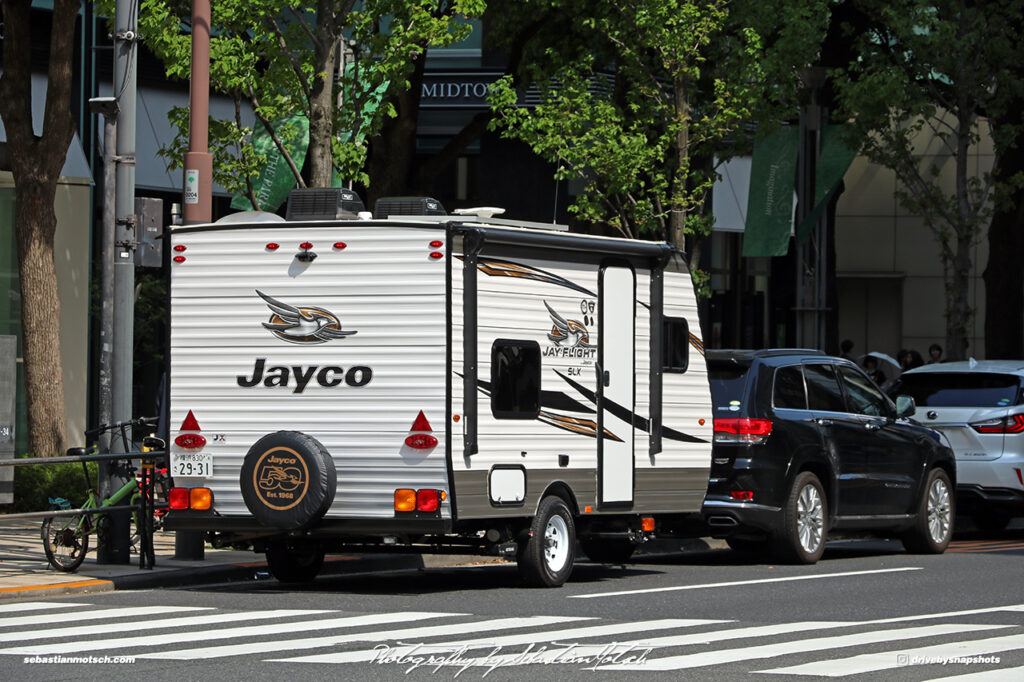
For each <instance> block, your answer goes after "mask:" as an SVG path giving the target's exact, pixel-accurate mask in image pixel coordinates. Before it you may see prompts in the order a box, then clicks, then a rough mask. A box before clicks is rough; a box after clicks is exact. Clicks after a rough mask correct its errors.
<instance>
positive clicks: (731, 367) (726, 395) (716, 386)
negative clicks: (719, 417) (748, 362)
mask: <svg viewBox="0 0 1024 682" xmlns="http://www.w3.org/2000/svg"><path fill="white" fill-rule="evenodd" d="M749 369H750V368H749V367H743V366H741V365H736V364H733V363H717V362H715V363H708V380H709V381H710V383H711V401H712V402H713V403H714V405H715V407H728V406H729V404H730V403H735V404H736V405H741V404H742V403H743V399H744V387H745V386H746V385H747V371H748V370H749Z"/></svg>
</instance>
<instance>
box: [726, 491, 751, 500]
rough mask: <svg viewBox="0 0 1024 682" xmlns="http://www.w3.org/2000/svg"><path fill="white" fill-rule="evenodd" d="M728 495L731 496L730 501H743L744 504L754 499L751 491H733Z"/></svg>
mask: <svg viewBox="0 0 1024 682" xmlns="http://www.w3.org/2000/svg"><path fill="white" fill-rule="evenodd" d="M729 495H731V496H732V499H734V500H743V501H746V502H749V501H750V500H752V499H754V491H753V490H733V491H732V492H730V493H729Z"/></svg>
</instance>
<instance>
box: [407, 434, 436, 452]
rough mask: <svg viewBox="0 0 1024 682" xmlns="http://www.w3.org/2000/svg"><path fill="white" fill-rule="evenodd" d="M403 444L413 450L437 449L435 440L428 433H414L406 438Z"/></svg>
mask: <svg viewBox="0 0 1024 682" xmlns="http://www.w3.org/2000/svg"><path fill="white" fill-rule="evenodd" d="M405 444H406V445H408V446H409V447H410V448H413V449H415V450H429V449H430V448H436V447H437V438H435V437H434V436H431V435H430V434H429V433H414V434H412V435H411V436H406V438H405Z"/></svg>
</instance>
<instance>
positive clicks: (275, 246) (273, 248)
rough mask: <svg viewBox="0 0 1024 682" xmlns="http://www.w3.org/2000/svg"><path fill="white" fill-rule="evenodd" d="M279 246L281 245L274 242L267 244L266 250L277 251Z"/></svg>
mask: <svg viewBox="0 0 1024 682" xmlns="http://www.w3.org/2000/svg"><path fill="white" fill-rule="evenodd" d="M279 248H281V245H280V244H278V243H276V242H270V243H269V244H267V251H277V250H278V249H279Z"/></svg>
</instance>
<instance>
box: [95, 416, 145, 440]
mask: <svg viewBox="0 0 1024 682" xmlns="http://www.w3.org/2000/svg"><path fill="white" fill-rule="evenodd" d="M159 421H160V418H159V417H136V418H135V419H128V420H125V421H118V422H114V423H113V424H101V425H100V426H97V427H96V428H94V429H86V430H85V435H86V436H98V435H99V434H101V433H104V432H106V431H113V430H115V429H120V428H126V427H129V426H152V425H154V424H156V423H157V422H159Z"/></svg>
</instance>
